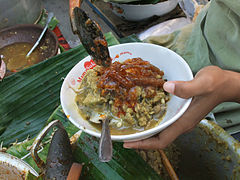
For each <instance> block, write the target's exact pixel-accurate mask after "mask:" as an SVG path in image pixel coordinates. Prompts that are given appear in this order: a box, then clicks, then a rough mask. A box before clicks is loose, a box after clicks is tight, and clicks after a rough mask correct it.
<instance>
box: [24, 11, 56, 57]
mask: <svg viewBox="0 0 240 180" xmlns="http://www.w3.org/2000/svg"><path fill="white" fill-rule="evenodd" d="M53 16H54V14H53V13H52V12H50V13H48V18H47V22H46V25H45V27H44V29H43V31H42V33H41V34H40V36H39V38H38V40H37V41H36V43H35V44H34V45H33V47H32V49H31V50H30V51H29V52H28V53H27V55H26V58H28V57H29V56H30V54H31V53H32V52H33V51H34V49H35V48H36V47H37V46H38V44H39V43H40V41H41V39H42V37H43V35H44V34H45V32H46V30H47V28H48V24H49V23H50V22H51V20H52V18H53Z"/></svg>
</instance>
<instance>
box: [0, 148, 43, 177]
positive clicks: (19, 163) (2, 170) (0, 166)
mask: <svg viewBox="0 0 240 180" xmlns="http://www.w3.org/2000/svg"><path fill="white" fill-rule="evenodd" d="M28 171H30V173H31V174H32V175H34V176H35V177H38V176H39V175H38V173H37V172H36V171H35V170H34V169H33V168H32V167H31V166H29V165H28V164H27V163H26V162H25V161H23V160H21V159H19V158H17V157H15V156H12V155H10V154H8V153H4V152H0V179H24V178H25V176H26V174H27V173H28Z"/></svg>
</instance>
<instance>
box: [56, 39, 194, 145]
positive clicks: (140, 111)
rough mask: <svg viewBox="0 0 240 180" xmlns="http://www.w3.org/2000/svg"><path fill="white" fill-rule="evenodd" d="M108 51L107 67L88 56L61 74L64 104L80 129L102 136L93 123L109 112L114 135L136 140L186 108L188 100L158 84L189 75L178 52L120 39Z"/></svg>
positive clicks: (162, 125)
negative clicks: (120, 42) (122, 42)
mask: <svg viewBox="0 0 240 180" xmlns="http://www.w3.org/2000/svg"><path fill="white" fill-rule="evenodd" d="M109 51H110V56H111V58H112V64H111V66H110V67H108V68H104V67H100V66H97V65H96V64H95V63H94V61H93V60H92V59H91V57H90V56H88V57H86V58H84V59H83V60H81V61H80V62H79V63H78V64H77V65H75V66H74V67H73V68H72V70H71V71H70V72H69V73H68V75H67V76H66V78H65V79H64V82H63V85H62V87H61V92H60V100H61V104H62V108H63V111H64V113H65V114H66V116H67V117H68V118H69V120H70V121H71V122H72V123H73V124H74V125H76V126H77V127H78V128H79V129H82V130H84V131H85V132H87V133H89V134H91V135H93V136H96V137H100V135H101V124H97V123H95V122H97V121H98V120H101V118H105V117H106V116H108V117H110V119H111V120H110V124H109V125H110V131H111V138H112V140H116V141H134V140H140V139H144V138H147V137H150V136H153V135H154V134H156V133H158V132H160V131H162V130H163V129H165V128H166V127H168V126H169V125H171V124H172V123H174V122H175V121H176V120H177V119H178V118H179V117H180V116H181V115H182V114H183V113H184V112H185V111H186V109H187V108H188V106H189V104H190V102H191V99H182V98H179V97H176V96H173V95H171V94H168V93H167V92H165V91H164V90H163V88H162V86H163V84H164V82H166V81H173V80H174V81H175V80H181V81H189V80H192V78H193V75H192V72H191V69H190V68H189V66H188V64H187V63H186V62H185V61H184V59H183V58H182V57H180V56H179V55H178V54H176V53H175V52H173V51H171V50H169V49H167V48H165V47H162V46H158V45H154V44H149V43H126V44H120V45H115V46H112V47H110V48H109Z"/></svg>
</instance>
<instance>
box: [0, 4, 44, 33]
mask: <svg viewBox="0 0 240 180" xmlns="http://www.w3.org/2000/svg"><path fill="white" fill-rule="evenodd" d="M0 12H1V13H0V29H2V28H4V27H9V26H12V25H16V24H33V23H36V22H37V21H38V20H39V18H40V16H41V12H42V0H0Z"/></svg>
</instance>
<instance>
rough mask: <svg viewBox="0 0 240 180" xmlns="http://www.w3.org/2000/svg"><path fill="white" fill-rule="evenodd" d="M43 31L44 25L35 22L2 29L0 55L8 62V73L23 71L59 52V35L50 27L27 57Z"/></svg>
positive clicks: (0, 32)
mask: <svg viewBox="0 0 240 180" xmlns="http://www.w3.org/2000/svg"><path fill="white" fill-rule="evenodd" d="M42 31H43V27H42V26H40V25H34V24H25V25H16V26H12V27H9V28H5V29H2V30H0V42H1V43H0V55H1V57H2V58H1V59H2V60H3V61H4V62H5V64H6V67H7V68H6V69H7V75H10V74H12V73H15V72H18V71H21V70H22V69H25V68H28V67H30V66H32V65H34V64H37V63H39V62H41V61H43V60H46V59H48V58H50V57H52V56H55V55H56V54H57V51H58V40H57V37H56V35H55V34H54V33H53V32H52V31H51V30H49V29H48V30H47V31H46V32H45V34H44V36H43V38H42V39H41V41H40V43H39V44H38V46H37V48H36V49H35V50H34V51H33V52H32V54H31V55H30V56H29V57H28V58H26V55H27V53H28V52H29V51H30V49H31V48H32V47H33V45H34V44H35V42H36V41H37V39H38V38H39V36H40V34H41V32H42Z"/></svg>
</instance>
